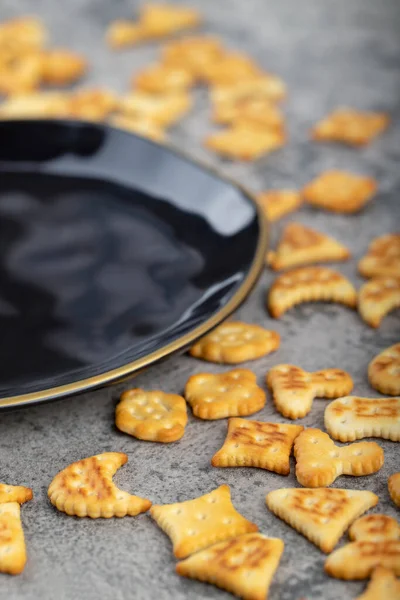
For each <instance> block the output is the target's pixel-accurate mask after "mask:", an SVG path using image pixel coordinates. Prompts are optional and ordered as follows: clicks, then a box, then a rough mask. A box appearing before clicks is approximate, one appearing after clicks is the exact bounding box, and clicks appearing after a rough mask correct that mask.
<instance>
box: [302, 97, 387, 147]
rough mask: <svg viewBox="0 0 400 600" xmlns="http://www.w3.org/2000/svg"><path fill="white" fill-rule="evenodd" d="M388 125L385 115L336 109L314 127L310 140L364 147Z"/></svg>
mask: <svg viewBox="0 0 400 600" xmlns="http://www.w3.org/2000/svg"><path fill="white" fill-rule="evenodd" d="M388 125H389V117H388V115H387V114H385V113H378V112H367V111H360V110H354V109H352V108H346V107H343V108H337V109H336V110H334V111H333V112H332V113H330V114H329V115H328V116H327V117H325V118H324V119H322V120H321V121H319V122H318V123H317V124H316V125H315V126H314V128H313V130H312V138H313V140H317V141H332V142H342V143H343V144H349V145H350V146H365V145H366V144H368V143H369V142H371V141H372V140H373V139H374V138H375V137H376V136H378V135H379V134H380V133H382V132H383V131H384V130H385V129H386V128H387V126H388Z"/></svg>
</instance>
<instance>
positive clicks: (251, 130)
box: [205, 123, 286, 160]
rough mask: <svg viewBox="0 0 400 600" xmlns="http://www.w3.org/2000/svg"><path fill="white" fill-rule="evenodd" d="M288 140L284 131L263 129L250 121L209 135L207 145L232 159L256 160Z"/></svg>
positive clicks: (234, 124)
mask: <svg viewBox="0 0 400 600" xmlns="http://www.w3.org/2000/svg"><path fill="white" fill-rule="evenodd" d="M285 142H286V136H285V134H284V132H283V131H278V130H275V129H263V128H262V127H259V126H257V125H256V124H255V125H251V124H249V123H245V124H242V123H233V124H232V125H231V126H230V127H227V128H226V129H224V130H222V131H218V132H217V133H213V134H211V135H209V136H208V137H207V138H206V140H205V146H206V147H207V148H209V149H210V150H213V151H214V152H216V153H217V154H221V155H222V156H226V157H227V158H230V159H232V160H236V159H237V160H256V159H258V158H260V157H261V156H262V155H263V154H269V153H270V152H273V151H274V150H277V149H278V148H280V147H281V146H283V145H284V143H285Z"/></svg>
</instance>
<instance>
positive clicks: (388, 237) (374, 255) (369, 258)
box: [358, 233, 400, 277]
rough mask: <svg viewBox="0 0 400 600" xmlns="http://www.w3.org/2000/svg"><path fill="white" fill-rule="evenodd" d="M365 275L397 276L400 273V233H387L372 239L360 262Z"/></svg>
mask: <svg viewBox="0 0 400 600" xmlns="http://www.w3.org/2000/svg"><path fill="white" fill-rule="evenodd" d="M358 270H359V272H360V273H361V275H363V276H364V277H396V276H398V275H399V273H400V233H387V234H385V235H381V236H380V237H377V238H375V239H374V240H372V242H371V243H370V245H369V246H368V251H367V253H366V255H365V256H363V258H362V259H361V260H360V262H359V263H358Z"/></svg>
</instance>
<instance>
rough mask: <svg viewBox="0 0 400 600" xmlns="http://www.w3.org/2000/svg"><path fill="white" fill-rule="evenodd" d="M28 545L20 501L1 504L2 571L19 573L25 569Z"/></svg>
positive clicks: (0, 560)
mask: <svg viewBox="0 0 400 600" xmlns="http://www.w3.org/2000/svg"><path fill="white" fill-rule="evenodd" d="M25 563H26V547H25V539H24V532H23V529H22V523H21V509H20V505H19V504H18V502H7V503H6V504H0V572H1V573H9V574H10V575H18V574H19V573H22V571H23V570H24V567H25Z"/></svg>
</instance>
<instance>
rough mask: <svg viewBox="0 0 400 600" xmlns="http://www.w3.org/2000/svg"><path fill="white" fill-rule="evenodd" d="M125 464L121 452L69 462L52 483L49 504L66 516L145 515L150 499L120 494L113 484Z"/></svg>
mask: <svg viewBox="0 0 400 600" xmlns="http://www.w3.org/2000/svg"><path fill="white" fill-rule="evenodd" d="M127 461H128V457H127V455H126V454H124V453H123V452H104V453H103V454H97V455H96V456H90V457H89V458H83V459H82V460H79V461H78V462H75V463H72V464H71V465H69V466H68V467H66V468H65V469H63V470H62V471H60V472H59V473H57V475H56V476H55V477H54V479H53V481H52V482H51V484H50V486H49V489H48V492H47V494H48V497H49V499H50V502H51V503H52V504H53V505H54V506H55V507H56V508H58V510H60V511H61V512H65V513H67V515H75V516H76V517H91V518H92V519H97V518H99V517H104V518H106V519H108V518H110V517H125V516H126V515H130V516H134V515H137V514H139V513H141V512H145V511H146V510H148V509H149V508H150V506H151V502H150V500H147V499H146V498H139V497H138V496H132V495H131V494H128V492H123V491H122V490H119V489H118V488H117V487H116V485H115V484H114V483H113V481H112V477H113V475H114V473H115V472H116V471H117V469H119V467H121V466H122V465H124V464H125V463H126V462H127Z"/></svg>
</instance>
